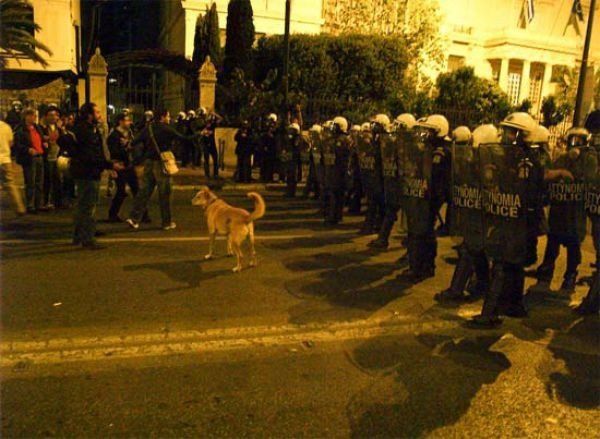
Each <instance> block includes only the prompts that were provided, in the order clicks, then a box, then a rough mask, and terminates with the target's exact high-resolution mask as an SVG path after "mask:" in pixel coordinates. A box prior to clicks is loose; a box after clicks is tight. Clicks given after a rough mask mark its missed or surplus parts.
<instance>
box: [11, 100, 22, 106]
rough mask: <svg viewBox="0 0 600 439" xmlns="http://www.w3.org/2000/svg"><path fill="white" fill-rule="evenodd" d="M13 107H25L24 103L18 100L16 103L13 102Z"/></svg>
mask: <svg viewBox="0 0 600 439" xmlns="http://www.w3.org/2000/svg"><path fill="white" fill-rule="evenodd" d="M11 105H12V106H13V107H22V106H23V102H21V101H19V100H16V101H12V103H11Z"/></svg>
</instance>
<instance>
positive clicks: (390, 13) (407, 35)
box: [324, 0, 444, 67]
mask: <svg viewBox="0 0 600 439" xmlns="http://www.w3.org/2000/svg"><path fill="white" fill-rule="evenodd" d="M324 17H325V30H326V32H328V33H331V34H333V35H342V34H353V33H360V34H370V35H395V36H400V37H402V38H403V40H404V41H405V42H406V49H407V51H408V53H409V55H410V59H412V60H413V62H414V63H415V64H416V66H417V67H421V66H423V65H427V64H433V65H439V64H441V63H442V62H443V60H444V52H443V50H442V41H441V36H440V32H439V23H440V22H441V18H440V14H439V5H438V4H437V2H436V1H434V0H420V1H408V0H337V1H335V2H333V1H332V2H325V3H324Z"/></svg>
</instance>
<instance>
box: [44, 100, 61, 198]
mask: <svg viewBox="0 0 600 439" xmlns="http://www.w3.org/2000/svg"><path fill="white" fill-rule="evenodd" d="M59 121H60V110H59V109H58V107H56V106H55V105H50V106H49V107H48V108H47V109H46V111H45V114H44V120H43V123H42V125H41V129H42V133H43V136H44V142H45V143H46V145H47V148H46V151H45V154H44V204H45V206H46V207H47V208H48V209H53V208H55V207H56V208H61V207H63V206H62V182H61V179H60V174H59V172H58V167H57V165H56V161H57V159H58V155H59V151H60V147H59V145H58V138H59V136H60V129H59V126H58V123H59Z"/></svg>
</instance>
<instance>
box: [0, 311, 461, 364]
mask: <svg viewBox="0 0 600 439" xmlns="http://www.w3.org/2000/svg"><path fill="white" fill-rule="evenodd" d="M456 325H457V322H456V321H441V320H425V321H423V320H419V319H418V318H415V317H411V316H406V317H395V318H394V319H393V320H390V319H385V320H384V319H381V318H378V319H367V320H358V321H353V322H342V323H326V324H311V325H282V326H270V327H269V326H257V327H241V328H225V329H212V330H207V331H182V332H169V333H153V334H137V335H130V336H111V337H96V338H73V339H54V340H46V341H41V342H7V341H4V342H2V343H0V353H1V355H0V367H18V365H19V364H23V363H29V364H30V363H33V364H34V365H35V364H38V365H39V364H56V363H68V362H77V361H94V360H112V359H123V358H133V357H156V356H164V355H174V354H193V353H205V352H215V351H227V350H233V349H247V348H256V347H274V346H289V345H299V346H301V345H302V344H304V345H305V346H306V344H308V345H309V346H310V344H311V343H326V342H340V341H345V340H363V339H366V338H371V337H375V336H381V335H389V334H401V333H407V334H408V333H413V332H414V331H421V330H424V329H429V330H433V329H446V328H451V327H454V326H456Z"/></svg>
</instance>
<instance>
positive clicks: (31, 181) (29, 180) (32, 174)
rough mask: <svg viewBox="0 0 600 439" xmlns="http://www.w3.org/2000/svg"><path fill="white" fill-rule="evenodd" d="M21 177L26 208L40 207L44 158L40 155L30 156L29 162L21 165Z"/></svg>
mask: <svg viewBox="0 0 600 439" xmlns="http://www.w3.org/2000/svg"><path fill="white" fill-rule="evenodd" d="M23 177H24V179H25V198H26V200H27V209H28V210H35V209H39V208H41V207H42V206H43V205H44V158H43V157H42V156H41V155H37V156H34V157H31V162H30V163H28V164H27V165H23Z"/></svg>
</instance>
